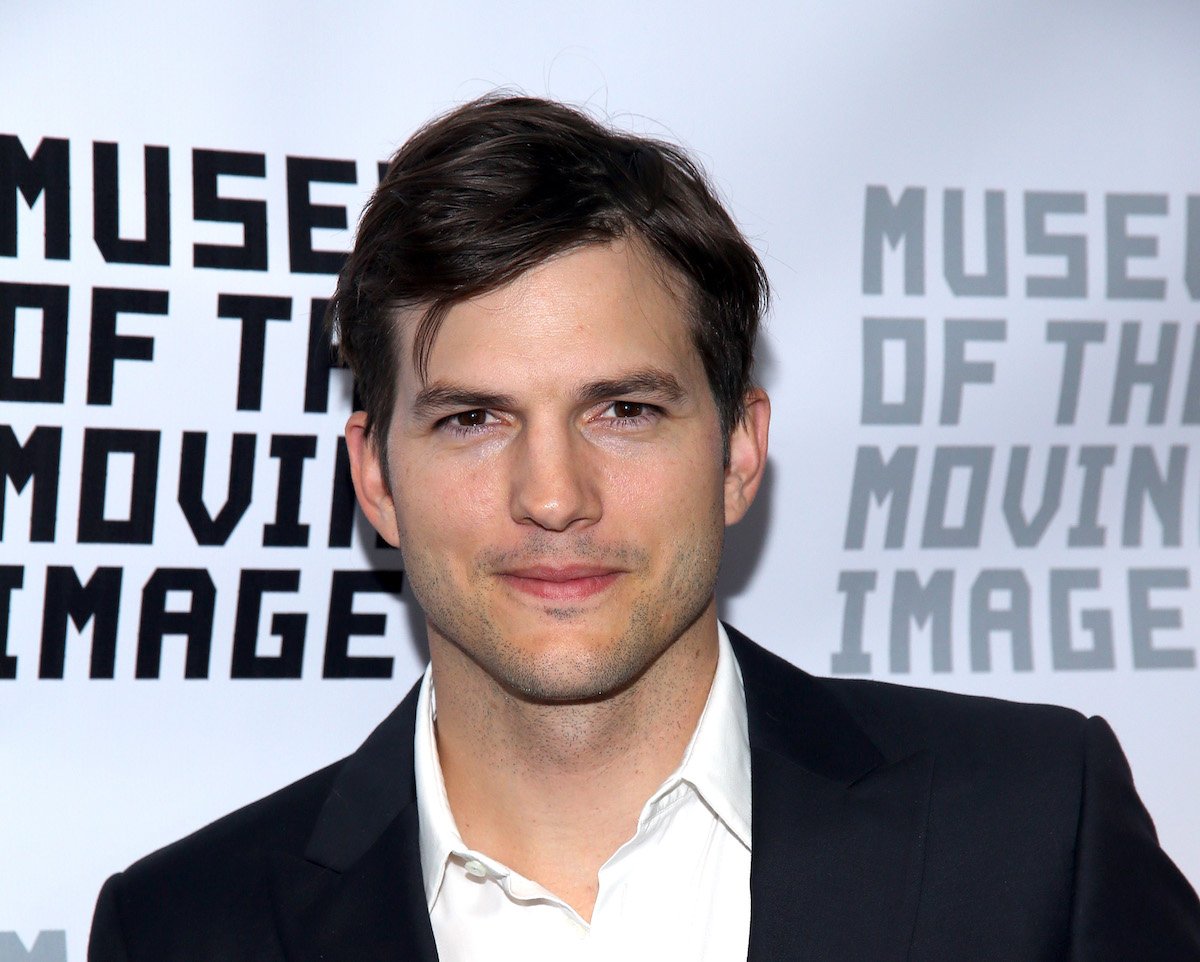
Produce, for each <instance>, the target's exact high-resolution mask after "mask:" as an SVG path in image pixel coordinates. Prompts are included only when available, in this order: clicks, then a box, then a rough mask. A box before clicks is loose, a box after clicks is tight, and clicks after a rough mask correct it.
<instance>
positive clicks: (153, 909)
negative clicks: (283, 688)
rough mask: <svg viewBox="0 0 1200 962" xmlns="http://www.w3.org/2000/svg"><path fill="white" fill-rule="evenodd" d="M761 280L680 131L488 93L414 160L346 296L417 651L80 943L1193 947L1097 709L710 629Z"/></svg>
mask: <svg viewBox="0 0 1200 962" xmlns="http://www.w3.org/2000/svg"><path fill="white" fill-rule="evenodd" d="M765 300H766V283H765V278H764V275H763V272H762V268H761V266H760V264H759V262H758V259H757V258H756V257H755V255H754V253H753V251H752V250H751V249H750V247H749V245H748V244H747V243H746V242H745V240H744V239H743V238H742V236H741V235H740V233H739V232H738V230H737V228H736V226H735V225H734V224H733V222H732V220H731V219H730V217H729V216H728V214H727V213H726V212H725V211H724V210H723V208H722V207H721V205H720V203H719V202H718V201H717V200H716V199H715V197H714V196H713V194H712V192H711V190H710V189H709V187H708V186H707V185H706V183H705V181H704V178H703V177H702V176H701V174H700V173H699V172H698V170H697V169H696V168H695V167H694V166H693V165H692V163H691V162H690V161H689V160H688V159H687V158H686V157H685V156H684V155H682V154H681V153H680V152H679V151H678V150H676V149H674V148H672V147H669V146H665V145H662V144H658V143H655V142H651V141H647V140H643V139H639V138H635V137H631V136H628V135H623V134H618V133H615V132H613V131H610V130H608V129H606V128H604V127H602V126H600V125H598V124H596V123H595V122H593V121H592V120H590V119H588V118H587V117H586V116H584V115H582V114H580V113H578V112H576V111H574V110H572V109H569V108H566V107H564V106H561V105H558V104H554V103H548V102H545V101H538V100H533V99H517V98H512V99H498V98H491V99H484V100H482V101H477V102H475V103H472V104H468V105H467V106H465V107H463V108H461V109H459V110H457V111H455V112H453V113H451V114H449V115H447V116H445V117H443V118H440V119H439V120H437V121H435V122H433V123H432V124H431V125H429V126H428V127H426V128H425V129H423V130H422V131H420V132H418V133H417V134H416V135H415V136H414V137H413V138H412V139H411V140H410V141H409V142H408V143H407V144H406V145H405V146H404V147H403V148H401V150H400V151H399V153H398V154H397V155H396V157H395V158H394V159H393V161H392V164H391V166H390V168H389V170H388V172H387V175H386V176H385V177H384V179H383V182H382V183H381V185H380V187H379V190H378V191H377V192H376V194H375V196H374V197H373V199H372V201H371V203H370V204H369V205H368V208H367V210H366V211H365V213H364V216H363V219H362V222H361V225H360V228H359V232H358V237H357V240H356V244H355V248H354V251H353V252H352V254H351V256H350V258H349V261H348V262H347V264H346V267H345V270H344V271H343V273H342V276H341V279H340V282H339V286H338V291H337V294H336V297H335V299H334V304H333V314H334V317H335V319H336V320H335V323H336V334H337V338H338V341H339V345H340V350H341V353H342V355H343V357H344V358H345V359H346V360H347V362H348V363H349V364H350V366H351V367H352V369H353V370H354V373H355V376H356V380H357V386H358V390H359V394H360V397H361V399H362V402H363V408H364V409H363V410H362V411H358V412H356V413H354V414H353V415H352V416H351V418H350V420H349V423H348V425H347V428H346V438H347V443H348V447H349V452H350V458H351V465H352V472H353V476H354V484H355V489H356V491H357V493H358V497H359V502H360V504H361V506H362V508H363V510H364V512H365V513H366V515H367V517H368V518H369V519H370V521H371V523H372V524H373V525H374V526H375V527H376V529H377V530H379V532H380V533H381V534H382V535H383V536H384V537H385V538H386V539H387V540H388V541H389V542H391V543H392V544H396V545H398V546H399V547H400V549H401V551H402V552H403V557H404V563H405V570H406V572H407V575H406V577H407V580H408V583H409V584H410V585H411V587H412V591H413V593H414V594H415V596H416V597H417V599H418V600H419V601H420V602H421V605H422V607H423V609H424V611H425V614H426V619H427V621H426V623H427V629H428V637H429V650H430V668H429V670H428V671H427V673H426V675H425V677H424V679H423V680H422V681H421V683H420V684H419V685H418V686H417V687H416V688H414V690H413V691H412V692H410V693H409V696H408V697H407V698H406V699H405V700H404V701H403V702H402V703H401V705H400V706H399V708H397V709H396V711H395V712H394V713H393V714H392V715H391V716H390V717H389V718H388V719H387V720H386V721H384V722H383V724H382V725H381V726H380V727H379V728H378V729H377V730H376V731H375V732H374V733H373V734H372V735H371V737H370V738H369V739H368V740H367V742H366V743H365V744H364V745H363V746H362V748H360V749H359V751H358V752H356V753H355V754H354V755H352V756H350V757H349V758H348V759H345V760H344V761H342V762H339V763H336V764H334V765H332V766H330V767H329V768H327V769H325V770H323V771H321V772H317V773H316V774H314V775H311V776H309V777H308V778H305V779H303V780H301V781H300V782H297V783H296V784H295V785H293V786H291V787H289V788H286V789H284V790H283V791H281V792H279V793H277V794H276V795H273V796H271V797H269V798H267V799H264V800H262V801H260V802H257V803H255V804H254V805H251V806H249V807H248V808H245V809H243V810H241V811H239V812H236V813H234V814H233V815H231V816H228V817H227V818H225V819H222V820H220V821H218V822H217V823H215V824H213V825H211V826H209V827H208V828H206V829H203V830H201V831H200V832H198V833H197V834H195V835H193V836H191V837H190V838H187V839H184V840H183V841H181V842H178V843H176V844H175V845H172V846H170V847H169V848H167V849H164V850H163V851H160V852H158V853H155V854H154V855H151V856H149V857H148V858H147V859H144V860H143V861H141V862H139V863H138V864H137V865H135V866H133V867H132V868H131V869H129V870H128V871H126V872H125V873H123V874H121V875H118V876H115V877H114V878H112V879H110V880H109V882H108V883H107V884H106V886H105V888H104V890H103V892H102V893H101V896H100V899H99V903H98V905H97V910H96V920H95V925H94V928H93V934H92V942H91V948H90V958H91V959H92V960H93V962H108V960H124V959H152V960H172V959H197V960H199V959H209V960H240V959H254V960H271V959H289V960H300V959H326V960H329V959H348V960H374V959H380V960H382V959H390V960H401V959H430V960H431V959H434V958H437V957H441V958H442V959H446V960H449V959H470V960H476V959H484V958H499V959H521V960H540V959H552V958H553V959H562V958H597V959H599V958H605V959H608V958H613V959H616V958H630V959H672V960H674V959H704V960H717V959H722V960H725V959H738V958H750V959H752V960H765V959H789V960H791V959H813V960H817V959H820V960H837V962H850V960H863V962H885V960H890V959H910V960H977V959H1004V960H1013V962H1038V960H1059V959H1061V960H1078V962H1083V960H1108V959H1111V960H1114V962H1116V960H1121V962H1134V960H1136V962H1149V960H1179V962H1183V960H1200V904H1198V903H1197V899H1196V896H1195V894H1194V893H1193V892H1192V890H1191V889H1190V887H1189V886H1188V884H1187V882H1186V881H1185V880H1184V879H1183V878H1182V876H1181V875H1180V874H1179V872H1178V871H1177V869H1176V868H1175V867H1174V866H1173V865H1172V864H1171V862H1170V860H1169V859H1168V858H1167V857H1166V856H1165V855H1164V854H1163V852H1162V851H1161V850H1160V849H1159V847H1158V844H1157V841H1156V839H1155V835H1154V828H1153V825H1152V823H1151V821H1150V819H1149V817H1148V815H1147V814H1146V812H1145V810H1144V809H1143V807H1142V806H1141V803H1140V802H1139V800H1138V798H1137V795H1136V793H1135V791H1134V789H1133V784H1132V781H1131V779H1130V775H1129V771H1128V768H1127V766H1126V763H1125V761H1124V758H1123V756H1122V755H1121V752H1120V749H1119V747H1118V746H1117V743H1116V740H1115V739H1114V737H1113V735H1112V733H1111V732H1110V730H1109V729H1108V727H1107V726H1106V725H1105V723H1104V722H1103V721H1101V720H1099V719H1091V720H1085V719H1084V718H1082V717H1081V716H1079V715H1076V714H1075V713H1073V712H1069V711H1066V710H1063V709H1056V708H1049V707H1035V706H1020V705H1013V704H1008V703H1004V702H999V701H994V700H986V699H972V698H966V697H962V696H955V695H948V694H943V693H937V692H923V691H919V690H916V689H908V688H901V687H897V686H889V685H883V684H878V683H873V682H864V681H846V680H840V681H825V680H818V679H815V678H811V677H809V676H807V675H805V674H804V673H802V672H800V671H798V670H797V669H795V668H792V667H791V666H788V665H787V664H785V663H784V662H782V661H780V660H779V659H777V658H776V657H774V656H773V655H770V654H768V653H767V652H766V651H764V650H763V649H761V648H758V647H757V646H755V645H754V644H753V643H752V642H750V641H749V640H747V639H746V638H744V637H743V636H741V635H739V634H738V633H737V632H735V631H734V630H732V629H725V628H723V627H722V626H721V625H720V624H719V622H718V621H717V615H716V606H715V600H714V585H715V582H716V576H717V568H718V562H719V558H720V554H721V543H722V534H723V529H724V526H725V525H727V524H732V523H734V522H736V521H737V520H739V519H740V518H741V517H742V516H743V515H744V514H745V512H746V510H747V509H748V508H749V506H750V503H751V502H752V500H753V498H754V495H755V492H756V490H757V488H758V485H759V482H760V480H761V477H762V472H763V466H764V464H765V459H766V451H767V423H768V419H769V404H768V400H767V397H766V395H765V394H764V393H763V392H762V391H761V390H759V389H758V388H756V387H754V385H753V383H752V382H751V380H750V372H751V364H752V357H753V345H754V339H755V333H756V330H757V326H758V321H759V318H760V316H761V313H762V310H763V308H764V305H765Z"/></svg>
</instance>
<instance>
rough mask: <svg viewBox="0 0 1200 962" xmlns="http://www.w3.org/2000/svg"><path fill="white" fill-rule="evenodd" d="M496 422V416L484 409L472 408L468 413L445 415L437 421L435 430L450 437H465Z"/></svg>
mask: <svg viewBox="0 0 1200 962" xmlns="http://www.w3.org/2000/svg"><path fill="white" fill-rule="evenodd" d="M497 420H498V419H497V417H496V415H494V414H492V413H491V412H490V411H488V410H487V409H486V408H472V409H471V410H470V411H459V412H458V413H457V414H450V415H447V416H446V417H444V418H442V419H441V420H440V421H438V423H437V428H438V430H440V431H445V432H447V433H449V434H452V435H459V436H465V435H468V434H474V433H475V432H476V431H482V430H483V429H484V428H487V427H490V426H491V425H493V424H495V423H496V421H497Z"/></svg>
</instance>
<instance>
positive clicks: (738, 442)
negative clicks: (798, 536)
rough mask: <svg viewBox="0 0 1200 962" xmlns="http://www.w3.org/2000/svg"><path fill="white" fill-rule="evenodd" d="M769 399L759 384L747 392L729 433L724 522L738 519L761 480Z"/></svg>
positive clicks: (765, 446)
mask: <svg viewBox="0 0 1200 962" xmlns="http://www.w3.org/2000/svg"><path fill="white" fill-rule="evenodd" d="M770 424H771V400H770V398H768V397H767V392H766V391H764V390H763V389H762V388H758V387H756V388H751V389H750V390H749V391H747V392H746V406H745V414H744V415H743V416H742V420H741V421H740V422H739V423H737V424H735V425H734V426H733V430H732V431H731V432H730V434H729V464H728V465H726V467H725V523H726V524H727V525H730V524H736V523H737V522H738V521H741V520H742V518H743V517H744V516H745V514H746V512H747V511H748V510H749V509H750V505H751V504H752V503H753V501H754V496H755V495H756V494H757V493H758V486H759V485H760V484H761V483H762V478H763V471H764V470H765V469H766V466H767V430H768V428H769V427H770Z"/></svg>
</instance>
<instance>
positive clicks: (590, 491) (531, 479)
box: [510, 425, 600, 531]
mask: <svg viewBox="0 0 1200 962" xmlns="http://www.w3.org/2000/svg"><path fill="white" fill-rule="evenodd" d="M594 454H595V452H593V451H591V450H590V448H589V445H588V443H587V441H586V440H585V439H584V438H582V437H581V436H580V435H579V434H578V432H576V431H574V430H572V429H570V428H569V427H566V426H555V427H552V426H549V425H529V426H527V427H526V428H525V430H524V431H523V432H522V433H521V437H520V439H519V441H518V443H517V444H516V445H514V450H513V457H514V459H515V463H514V464H513V469H512V492H511V496H510V497H511V502H510V509H511V511H512V518H513V520H514V521H516V522H517V523H518V524H535V525H537V526H538V527H540V528H545V529H546V530H547V531H565V530H567V529H568V528H569V527H571V526H572V525H576V526H583V525H587V524H591V523H593V522H595V521H598V520H599V518H600V492H599V488H598V484H599V480H600V479H599V476H598V470H599V469H598V466H597V465H595V464H594V463H593V462H594Z"/></svg>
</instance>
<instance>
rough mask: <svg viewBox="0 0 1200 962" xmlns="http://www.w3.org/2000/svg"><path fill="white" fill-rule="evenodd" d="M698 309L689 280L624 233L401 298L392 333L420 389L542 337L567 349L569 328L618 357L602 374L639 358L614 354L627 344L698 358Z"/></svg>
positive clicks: (544, 343)
mask: <svg viewBox="0 0 1200 962" xmlns="http://www.w3.org/2000/svg"><path fill="white" fill-rule="evenodd" d="M692 316H693V297H692V294H691V286H690V283H689V282H688V281H686V280H685V279H684V278H683V277H682V276H681V275H680V273H679V272H678V271H677V270H675V269H674V268H673V267H671V266H670V265H668V264H666V263H665V262H664V261H663V259H662V257H661V256H659V255H657V254H655V253H653V252H652V251H651V250H650V249H648V248H647V246H646V245H645V244H644V243H642V242H640V241H627V240H624V239H618V240H616V241H613V242H607V243H589V244H586V245H580V246H577V247H573V248H570V249H568V250H565V251H561V252H559V253H556V254H554V255H552V256H551V257H548V258H546V259H545V260H544V261H542V262H540V263H539V264H537V265H535V266H534V267H532V268H530V269H529V270H527V271H524V272H522V273H521V274H519V275H517V276H516V277H515V278H513V279H512V280H509V281H507V282H506V283H504V284H502V285H500V286H499V287H496V288H493V289H489V290H486V291H482V292H480V293H478V294H475V295H473V296H470V297H467V298H464V299H462V300H458V301H455V302H452V303H443V304H429V303H425V304H418V305H412V306H404V307H397V308H395V309H394V310H393V314H392V336H393V343H394V345H395V349H396V351H397V360H398V361H399V364H400V370H401V380H403V381H407V382H410V383H413V382H414V381H415V383H416V387H415V389H416V390H419V389H420V388H421V387H424V386H426V385H428V384H429V383H430V382H431V381H434V380H436V379H437V378H438V370H437V369H438V368H443V369H444V368H446V367H449V368H457V367H459V366H461V362H464V361H466V360H469V359H475V360H483V361H485V362H486V361H488V360H492V361H495V362H496V363H503V362H504V360H505V359H507V360H509V361H516V360H529V359H531V356H537V355H538V354H539V351H540V349H541V348H543V347H544V349H545V350H546V351H553V350H556V349H561V348H562V347H563V343H564V339H569V338H570V336H571V335H573V336H574V337H573V339H574V340H577V341H580V342H582V343H586V344H591V345H593V346H595V347H596V348H597V350H598V351H599V352H600V353H598V354H597V356H596V361H597V362H598V363H599V362H600V361H602V360H603V359H604V358H608V360H609V361H610V362H616V363H615V364H614V366H613V369H612V370H609V371H601V370H599V369H597V372H596V376H597V377H602V378H617V377H623V376H626V375H627V374H628V373H629V371H630V370H631V369H632V367H634V366H636V365H631V364H630V363H627V362H626V363H623V362H620V361H617V358H619V357H620V356H621V355H623V354H627V355H638V354H641V353H642V352H644V351H646V350H652V351H654V353H655V354H660V353H662V352H664V351H665V353H666V354H684V355H687V356H685V357H680V358H679V359H678V360H680V361H684V362H685V363H688V362H690V361H691V360H693V358H691V357H690V355H695V354H696V351H695V346H694V343H693V338H692V330H691V324H692ZM544 360H545V361H547V362H548V363H552V362H553V358H544ZM694 360H696V361H698V360H699V357H698V355H697V356H696V357H695V358H694ZM643 366H644V365H643Z"/></svg>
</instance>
